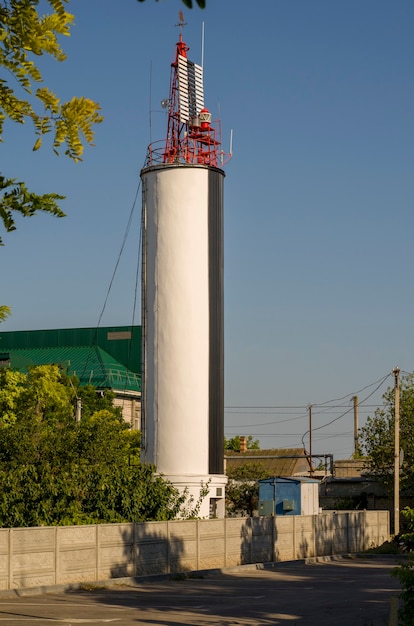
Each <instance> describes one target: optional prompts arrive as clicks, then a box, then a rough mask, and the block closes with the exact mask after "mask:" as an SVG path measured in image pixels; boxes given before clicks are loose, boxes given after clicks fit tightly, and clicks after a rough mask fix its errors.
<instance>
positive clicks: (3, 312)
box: [0, 304, 11, 322]
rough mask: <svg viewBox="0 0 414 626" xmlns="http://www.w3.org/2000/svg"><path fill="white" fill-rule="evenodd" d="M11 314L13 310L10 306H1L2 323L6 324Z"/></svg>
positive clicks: (0, 320)
mask: <svg viewBox="0 0 414 626" xmlns="http://www.w3.org/2000/svg"><path fill="white" fill-rule="evenodd" d="M10 314H11V309H10V307H9V306H6V305H5V304H3V305H1V306H0V322H4V320H5V319H7V318H8V317H9V315H10Z"/></svg>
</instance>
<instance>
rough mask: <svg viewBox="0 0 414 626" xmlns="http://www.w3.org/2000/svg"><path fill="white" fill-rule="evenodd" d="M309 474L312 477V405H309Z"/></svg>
mask: <svg viewBox="0 0 414 626" xmlns="http://www.w3.org/2000/svg"><path fill="white" fill-rule="evenodd" d="M308 408H309V474H310V476H311V477H312V475H313V465H312V405H311V404H310V405H309V407H308Z"/></svg>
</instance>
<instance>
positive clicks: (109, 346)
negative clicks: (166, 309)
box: [0, 326, 141, 430]
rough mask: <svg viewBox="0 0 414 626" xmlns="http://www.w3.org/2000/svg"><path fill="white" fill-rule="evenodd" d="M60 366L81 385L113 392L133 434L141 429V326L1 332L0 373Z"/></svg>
mask: <svg viewBox="0 0 414 626" xmlns="http://www.w3.org/2000/svg"><path fill="white" fill-rule="evenodd" d="M51 364H53V365H59V366H61V367H62V368H64V369H65V371H66V372H67V374H68V375H75V376H77V378H78V379H79V383H80V385H82V386H84V385H88V384H90V385H93V386H94V387H96V388H97V389H98V390H104V389H110V390H111V391H113V392H114V394H115V401H114V404H115V406H120V407H121V408H122V415H123V417H124V419H125V421H126V422H128V423H129V424H131V427H132V428H133V429H134V430H140V428H141V326H110V327H103V328H64V329H53V330H22V331H9V332H2V331H1V330H0V367H12V368H14V369H18V370H21V371H27V369H28V368H29V367H31V366H34V365H51Z"/></svg>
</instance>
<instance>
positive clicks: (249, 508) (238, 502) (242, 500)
mask: <svg viewBox="0 0 414 626" xmlns="http://www.w3.org/2000/svg"><path fill="white" fill-rule="evenodd" d="M258 502H259V483H258V482H257V481H248V480H244V481H236V480H229V482H228V483H227V487H226V513H227V515H228V516H229V517H234V516H243V517H245V516H248V517H251V516H252V515H253V513H254V511H257V509H258Z"/></svg>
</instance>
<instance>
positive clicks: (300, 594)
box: [0, 558, 399, 626]
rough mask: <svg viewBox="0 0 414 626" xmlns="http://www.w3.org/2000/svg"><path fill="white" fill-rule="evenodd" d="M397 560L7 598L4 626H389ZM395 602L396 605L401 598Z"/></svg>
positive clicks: (281, 567) (1, 604)
mask: <svg viewBox="0 0 414 626" xmlns="http://www.w3.org/2000/svg"><path fill="white" fill-rule="evenodd" d="M395 564H396V562H395V561H393V560H392V559H389V558H369V559H368V558H361V559H343V560H337V561H330V562H322V563H312V564H308V565H306V564H304V563H294V564H289V565H287V564H278V565H276V566H275V567H274V568H272V569H262V570H255V569H252V568H251V567H249V568H244V567H242V568H237V569H234V570H231V571H226V572H225V573H221V574H217V575H214V576H207V577H204V578H201V577H200V578H184V579H182V580H170V581H167V582H162V583H161V582H146V583H142V584H136V585H132V586H131V585H129V584H128V585H125V584H124V585H116V586H115V585H114V586H112V587H110V588H97V587H93V586H91V587H90V588H89V589H84V590H82V591H76V592H68V593H57V592H56V593H47V594H41V595H28V596H26V595H25V596H23V597H14V598H10V597H7V598H6V597H2V596H0V626H1V624H7V625H8V626H20V625H21V624H27V625H28V626H32V625H33V626H51V624H52V625H53V624H69V625H71V626H75V625H76V624H86V625H89V624H91V625H92V624H113V625H114V626H134V625H137V624H139V625H140V626H154V625H157V626H166V625H177V624H191V625H192V626H199V625H200V626H201V625H207V624H209V625H211V624H218V625H220V626H230V625H231V626H236V625H243V626H247V625H249V626H261V625H265V624H266V625H268V624H290V625H292V626H293V625H295V624H297V625H298V626H384V625H385V626H388V625H389V615H390V598H391V597H392V596H394V598H395V597H396V596H397V595H398V592H399V585H398V581H397V580H396V579H395V578H392V577H391V576H390V571H391V569H392V568H393V567H394V566H395ZM394 604H395V601H394Z"/></svg>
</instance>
